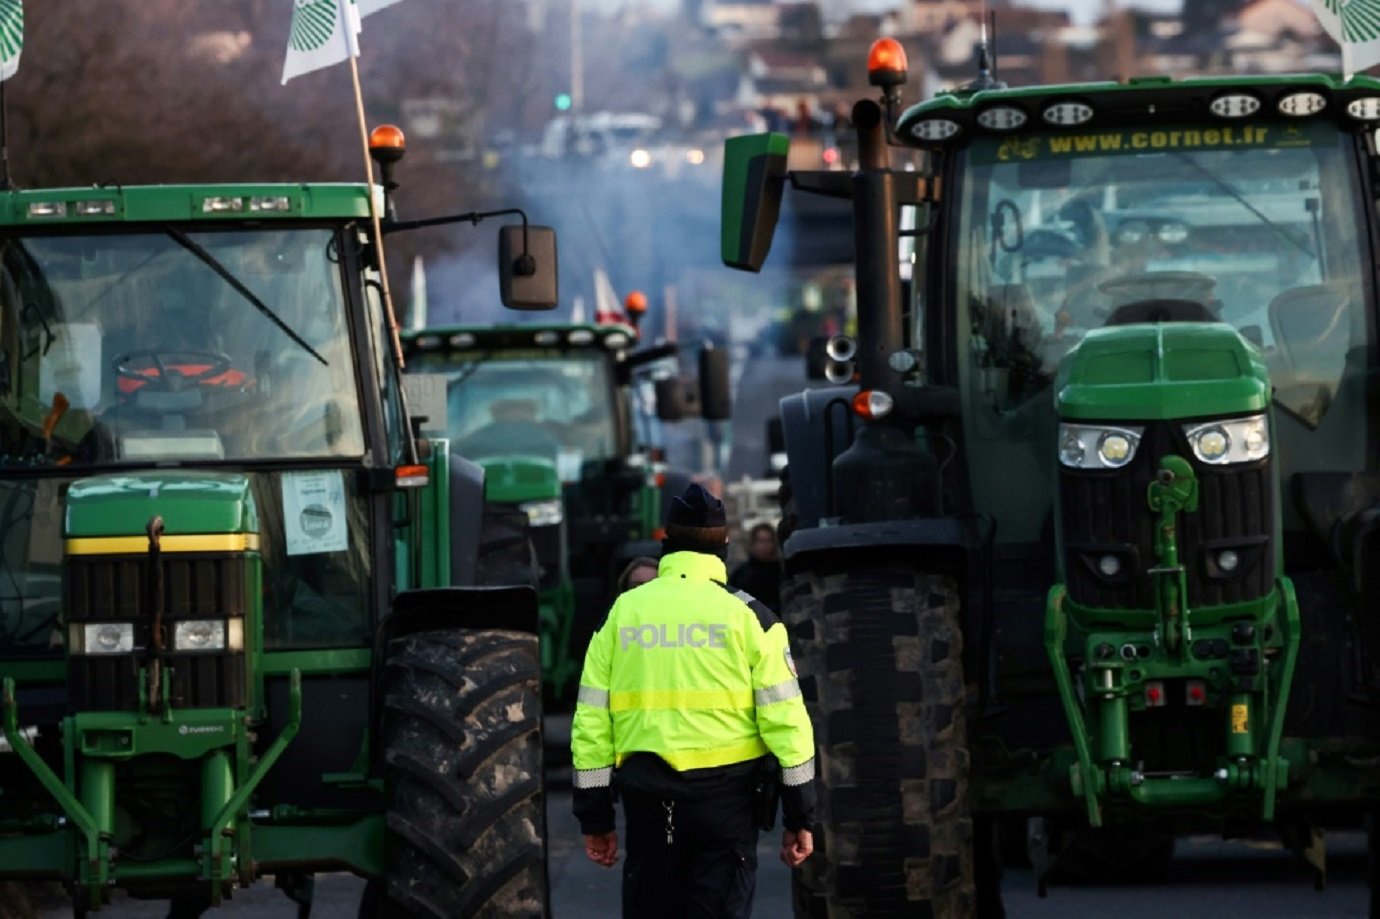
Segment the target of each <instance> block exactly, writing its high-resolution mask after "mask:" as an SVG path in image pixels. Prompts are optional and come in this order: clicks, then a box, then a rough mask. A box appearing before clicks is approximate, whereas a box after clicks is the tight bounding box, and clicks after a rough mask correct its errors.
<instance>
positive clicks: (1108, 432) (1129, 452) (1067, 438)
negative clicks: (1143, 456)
mask: <svg viewBox="0 0 1380 919" xmlns="http://www.w3.org/2000/svg"><path fill="white" fill-rule="evenodd" d="M1144 430H1145V429H1144V428H1140V427H1125V428H1122V427H1110V426H1107V425H1093V424H1061V425H1059V462H1061V463H1063V464H1064V465H1065V466H1069V467H1071V468H1073V469H1120V468H1121V467H1122V466H1125V465H1126V464H1127V463H1129V462H1130V461H1131V460H1132V459H1134V458H1135V455H1136V447H1137V446H1139V445H1140V436H1141V433H1142V432H1143V431H1144Z"/></svg>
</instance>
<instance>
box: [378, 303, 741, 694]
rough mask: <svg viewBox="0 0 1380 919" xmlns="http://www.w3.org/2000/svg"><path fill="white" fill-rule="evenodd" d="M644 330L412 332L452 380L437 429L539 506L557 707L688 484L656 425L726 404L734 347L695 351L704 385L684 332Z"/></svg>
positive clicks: (518, 501)
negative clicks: (685, 369) (635, 563)
mask: <svg viewBox="0 0 1380 919" xmlns="http://www.w3.org/2000/svg"><path fill="white" fill-rule="evenodd" d="M634 316H635V314H634ZM637 343H638V331H637V326H636V324H634V323H631V322H623V321H612V322H604V323H599V324H584V323H565V324H525V325H503V326H487V327H486V326H433V327H428V328H426V329H425V330H423V331H416V332H412V331H409V332H406V333H404V336H403V347H404V349H405V350H406V353H407V355H408V358H407V360H408V366H409V368H410V371H413V372H415V375H417V376H422V377H435V378H438V386H439V387H443V388H444V403H442V402H441V400H440V398H439V397H438V398H437V399H436V402H435V404H436V405H437V408H436V409H435V410H434V411H431V412H428V414H429V415H430V416H431V417H430V418H429V420H428V421H427V422H426V425H427V429H428V430H435V431H436V432H437V433H440V434H442V435H443V436H448V437H450V438H452V444H453V445H454V446H455V448H456V449H457V451H458V452H459V453H460V454H461V455H463V456H466V457H468V458H470V459H472V460H474V461H475V462H477V463H479V464H480V465H481V466H482V467H483V468H484V471H485V491H484V496H485V500H486V501H487V502H489V503H490V504H491V505H511V506H516V507H518V508H520V509H521V510H522V511H523V512H525V513H526V515H527V517H528V519H529V523H530V530H529V532H530V535H531V539H532V544H533V547H534V549H535V552H536V558H537V567H538V571H539V572H540V574H539V584H538V589H539V591H540V603H541V617H540V621H541V637H542V655H543V658H542V664H543V674H544V678H545V680H546V696H547V702H548V704H549V705H551V706H557V707H567V706H569V705H571V704H573V702H574V693H575V689H576V684H577V682H578V680H579V676H580V667H581V665H582V663H583V660H584V650H585V646H586V645H587V644H588V643H589V638H590V636H591V635H592V634H593V633H594V630H595V628H596V627H597V626H598V624H599V622H600V621H601V620H602V618H603V615H604V613H605V612H606V611H607V610H608V606H609V603H610V602H611V600H612V594H613V588H614V580H615V578H616V577H617V575H618V573H619V571H620V570H621V569H622V568H623V566H624V565H625V564H626V563H627V562H628V561H630V560H631V559H633V558H636V557H638V556H652V557H655V556H657V555H658V554H660V551H661V549H660V544H659V541H658V540H659V538H660V536H659V532H658V531H659V530H660V529H661V525H662V497H663V494H671V495H673V494H677V493H679V491H680V490H681V489H682V488H683V487H684V486H685V485H687V484H689V477H688V474H686V473H683V472H678V471H676V470H674V469H671V468H669V467H668V466H667V464H666V462H665V455H664V450H663V448H662V447H661V446H660V437H659V436H658V433H657V432H658V425H659V424H660V423H661V422H670V423H673V422H676V421H679V420H681V419H682V418H683V417H685V416H686V415H687V414H693V415H696V416H699V417H703V418H704V419H706V420H710V421H718V420H723V419H726V418H728V416H729V413H730V408H731V399H730V390H729V380H728V352H727V351H726V350H724V349H718V348H705V349H702V350H701V351H700V352H699V386H698V388H690V387H688V386H687V385H686V384H685V382H684V381H683V380H682V379H681V378H680V376H679V374H678V372H672V371H670V370H669V369H668V368H667V366H666V365H667V364H668V363H671V362H672V361H674V359H675V356H676V353H677V346H676V345H675V344H672V343H661V344H655V345H649V346H646V347H642V348H638V347H637ZM409 376H410V377H411V376H413V374H412V373H411V372H410V374H409ZM652 402H654V403H655V411H653V410H651V408H650V405H649V403H652ZM442 406H444V407H442ZM653 444H657V445H658V446H655V447H654V446H653Z"/></svg>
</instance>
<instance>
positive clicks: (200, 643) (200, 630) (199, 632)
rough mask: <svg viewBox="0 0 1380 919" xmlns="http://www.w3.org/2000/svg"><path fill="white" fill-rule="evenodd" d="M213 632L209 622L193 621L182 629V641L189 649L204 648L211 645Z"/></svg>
mask: <svg viewBox="0 0 1380 919" xmlns="http://www.w3.org/2000/svg"><path fill="white" fill-rule="evenodd" d="M213 631H215V630H213V629H212V627H211V623H210V622H206V621H203V620H195V621H193V622H188V623H186V625H185V626H184V628H183V629H182V641H183V643H184V644H185V645H186V646H187V647H190V648H204V647H206V646H207V645H208V644H210V643H211V637H212V636H211V633H212V632H213Z"/></svg>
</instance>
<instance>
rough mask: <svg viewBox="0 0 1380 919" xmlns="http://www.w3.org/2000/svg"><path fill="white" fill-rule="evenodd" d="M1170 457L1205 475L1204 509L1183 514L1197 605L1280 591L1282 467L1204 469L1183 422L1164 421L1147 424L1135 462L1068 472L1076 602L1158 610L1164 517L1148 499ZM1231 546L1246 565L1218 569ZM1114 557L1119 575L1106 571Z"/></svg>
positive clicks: (1062, 479)
mask: <svg viewBox="0 0 1380 919" xmlns="http://www.w3.org/2000/svg"><path fill="white" fill-rule="evenodd" d="M1170 453H1174V454H1177V455H1178V456H1181V457H1184V458H1185V459H1187V460H1188V461H1189V462H1190V463H1191V464H1192V465H1193V469H1194V473H1195V474H1196V475H1197V477H1198V510H1197V512H1196V513H1185V514H1181V515H1180V517H1179V562H1180V564H1182V565H1184V566H1185V568H1186V570H1187V575H1188V601H1189V605H1190V606H1191V607H1192V606H1217V605H1221V604H1225V603H1238V602H1242V601H1247V600H1255V599H1259V598H1260V597H1263V596H1265V595H1266V594H1268V593H1269V592H1270V590H1271V589H1272V588H1273V586H1274V580H1275V558H1274V547H1273V545H1272V544H1271V541H1270V536H1271V531H1272V528H1273V520H1274V464H1273V461H1272V460H1271V459H1269V458H1266V459H1264V460H1261V461H1259V462H1255V463H1241V464H1234V465H1231V466H1210V465H1207V464H1205V463H1200V462H1198V461H1197V460H1196V459H1195V458H1194V456H1193V451H1192V450H1191V449H1190V447H1189V445H1188V441H1187V439H1186V438H1185V437H1184V435H1183V430H1182V427H1181V423H1180V422H1157V423H1153V424H1150V425H1147V426H1146V429H1145V434H1144V437H1143V439H1142V440H1141V443H1140V445H1139V447H1138V449H1137V450H1136V455H1135V457H1134V458H1133V459H1132V461H1131V463H1130V464H1129V465H1128V466H1125V467H1123V468H1121V469H1114V470H1096V471H1094V470H1083V469H1069V468H1068V467H1066V466H1063V465H1062V464H1061V465H1060V467H1059V488H1060V512H1061V514H1062V515H1063V516H1062V525H1063V541H1064V555H1065V568H1066V576H1067V580H1068V588H1069V596H1070V597H1071V598H1072V599H1073V600H1074V601H1075V602H1077V603H1080V604H1083V605H1086V606H1094V607H1101V608H1106V609H1151V608H1153V607H1154V605H1155V595H1154V587H1153V584H1152V581H1151V578H1150V576H1149V575H1147V574H1146V571H1147V570H1148V569H1150V568H1153V567H1154V566H1155V564H1156V559H1155V542H1154V528H1155V525H1156V521H1157V515H1156V514H1155V513H1153V512H1152V511H1151V510H1150V506H1149V504H1148V503H1147V500H1146V496H1147V490H1148V488H1149V485H1150V481H1151V480H1152V479H1153V478H1154V474H1155V470H1156V469H1157V468H1158V467H1159V461H1160V459H1161V458H1163V457H1164V456H1165V455H1167V454H1170ZM1224 549H1231V550H1233V551H1234V552H1235V553H1236V555H1237V558H1238V560H1239V562H1238V565H1237V567H1236V569H1235V570H1234V571H1232V572H1224V571H1220V570H1218V568H1217V566H1216V561H1215V560H1216V558H1217V556H1218V554H1219V553H1220V552H1221V551H1222V550H1224ZM1106 555H1114V556H1116V557H1117V559H1118V560H1119V561H1120V562H1121V567H1122V570H1121V571H1120V572H1119V573H1118V574H1117V575H1116V576H1113V577H1108V576H1106V575H1105V574H1103V573H1102V572H1101V571H1099V569H1098V561H1099V559H1101V558H1102V557H1104V556H1106Z"/></svg>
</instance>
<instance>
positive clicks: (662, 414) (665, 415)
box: [655, 376, 686, 421]
mask: <svg viewBox="0 0 1380 919" xmlns="http://www.w3.org/2000/svg"><path fill="white" fill-rule="evenodd" d="M655 385H656V416H657V418H659V419H660V420H662V421H680V420H681V419H683V418H684V417H685V414H686V412H685V401H686V400H685V383H684V382H683V381H682V380H681V378H680V377H679V376H673V377H661V378H659V379H658V380H656V383H655Z"/></svg>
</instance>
